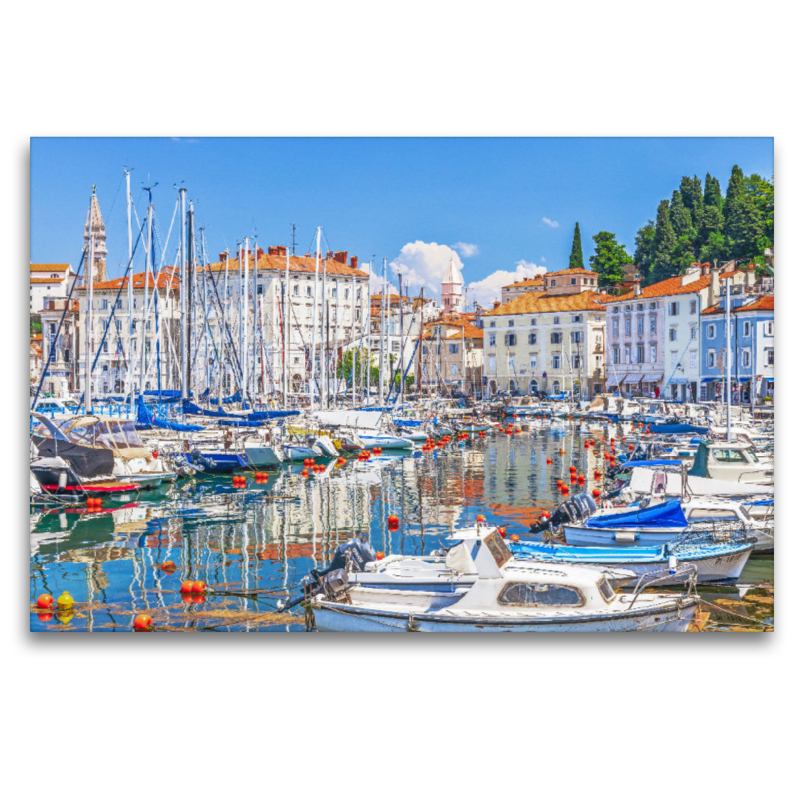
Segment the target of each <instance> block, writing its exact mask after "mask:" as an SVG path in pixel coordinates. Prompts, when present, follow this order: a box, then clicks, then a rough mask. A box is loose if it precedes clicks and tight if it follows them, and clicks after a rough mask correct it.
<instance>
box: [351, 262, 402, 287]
mask: <svg viewBox="0 0 800 800" xmlns="http://www.w3.org/2000/svg"><path fill="white" fill-rule="evenodd" d="M358 266H359V267H360V268H361V269H362V270H363V271H365V272H367V273H368V274H369V293H370V294H378V293H379V292H380V291H381V290H382V287H383V284H382V280H383V262H382V261H381V262H378V263H376V264H374V265H372V266H370V263H369V261H362V262H361V264H359V265H358ZM392 277H393V276H392V271H391V269H390V268H389V266H388V265H387V267H386V283H387V289H386V291H387V293H388V294H398V293H399V292H398V288H397V286H394V285H393V284H392ZM403 291H404V292H405V291H406V287H405V286H403Z"/></svg>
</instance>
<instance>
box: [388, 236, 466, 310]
mask: <svg viewBox="0 0 800 800" xmlns="http://www.w3.org/2000/svg"><path fill="white" fill-rule="evenodd" d="M451 258H452V259H453V260H454V261H455V264H456V266H457V267H458V269H459V270H463V269H464V264H463V262H462V261H461V258H459V255H458V253H457V252H456V251H455V250H454V249H453V248H452V247H448V246H447V245H446V244H437V243H436V242H422V241H419V240H417V241H416V242H409V243H408V244H405V245H403V249H402V250H401V251H400V255H399V256H397V258H395V259H394V260H393V261H392V262H391V263H390V264H389V267H390V268H391V270H392V272H390V274H397V273H398V272H399V273H400V274H401V275H402V276H403V289H404V291H405V290H406V289H408V291H409V292H414V293H416V291H418V290H419V289H421V288H422V287H423V286H424V287H425V293H426V295H428V296H430V295H436V296H438V295H439V294H441V291H442V279H443V278H444V274H445V272H446V271H447V265H448V264H449V263H450V259H451Z"/></svg>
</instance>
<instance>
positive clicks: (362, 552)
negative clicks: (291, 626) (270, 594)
mask: <svg viewBox="0 0 800 800" xmlns="http://www.w3.org/2000/svg"><path fill="white" fill-rule="evenodd" d="M377 560H378V556H377V554H376V553H375V548H373V546H372V545H371V544H370V543H369V542H365V541H363V540H362V539H359V538H358V537H357V536H354V537H353V538H352V539H350V541H348V542H345V543H344V544H340V545H339V546H338V547H337V548H336V552H335V553H334V554H333V558H332V559H331V563H330V566H329V567H328V568H327V569H323V570H319V569H312V570H311V572H309V573H308V575H306V576H305V578H303V594H301V595H300V596H299V597H293V598H292V599H291V600H289V601H288V602H287V603H286V604H285V605H282V604H281V603H278V608H282V609H283V610H284V611H288V610H289V609H290V608H294V606H296V605H299V604H300V603H302V602H303V601H304V600H305V599H306V598H307V597H310V596H311V595H313V594H317V593H319V592H320V591H322V592H325V596H326V597H327V598H328V599H329V600H333V599H335V598H336V597H340V596H341V595H342V594H343V593H344V592H346V591H347V584H348V581H347V573H348V572H363V571H364V570H365V569H366V567H367V564H369V563H371V562H373V561H377Z"/></svg>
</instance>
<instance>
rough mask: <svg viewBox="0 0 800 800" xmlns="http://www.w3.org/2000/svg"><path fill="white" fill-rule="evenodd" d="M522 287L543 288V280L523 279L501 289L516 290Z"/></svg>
mask: <svg viewBox="0 0 800 800" xmlns="http://www.w3.org/2000/svg"><path fill="white" fill-rule="evenodd" d="M522 286H544V278H525V280H524V281H517V282H516V283H509V284H508V285H507V286H503V287H502V288H503V289H517V288H520V287H522Z"/></svg>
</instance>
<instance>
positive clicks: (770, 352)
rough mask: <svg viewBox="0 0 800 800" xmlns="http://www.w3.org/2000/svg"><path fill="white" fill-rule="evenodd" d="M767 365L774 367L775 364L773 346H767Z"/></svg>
mask: <svg viewBox="0 0 800 800" xmlns="http://www.w3.org/2000/svg"><path fill="white" fill-rule="evenodd" d="M766 351H767V366H768V367H774V366H775V350H774V348H772V347H767V348H766Z"/></svg>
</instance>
